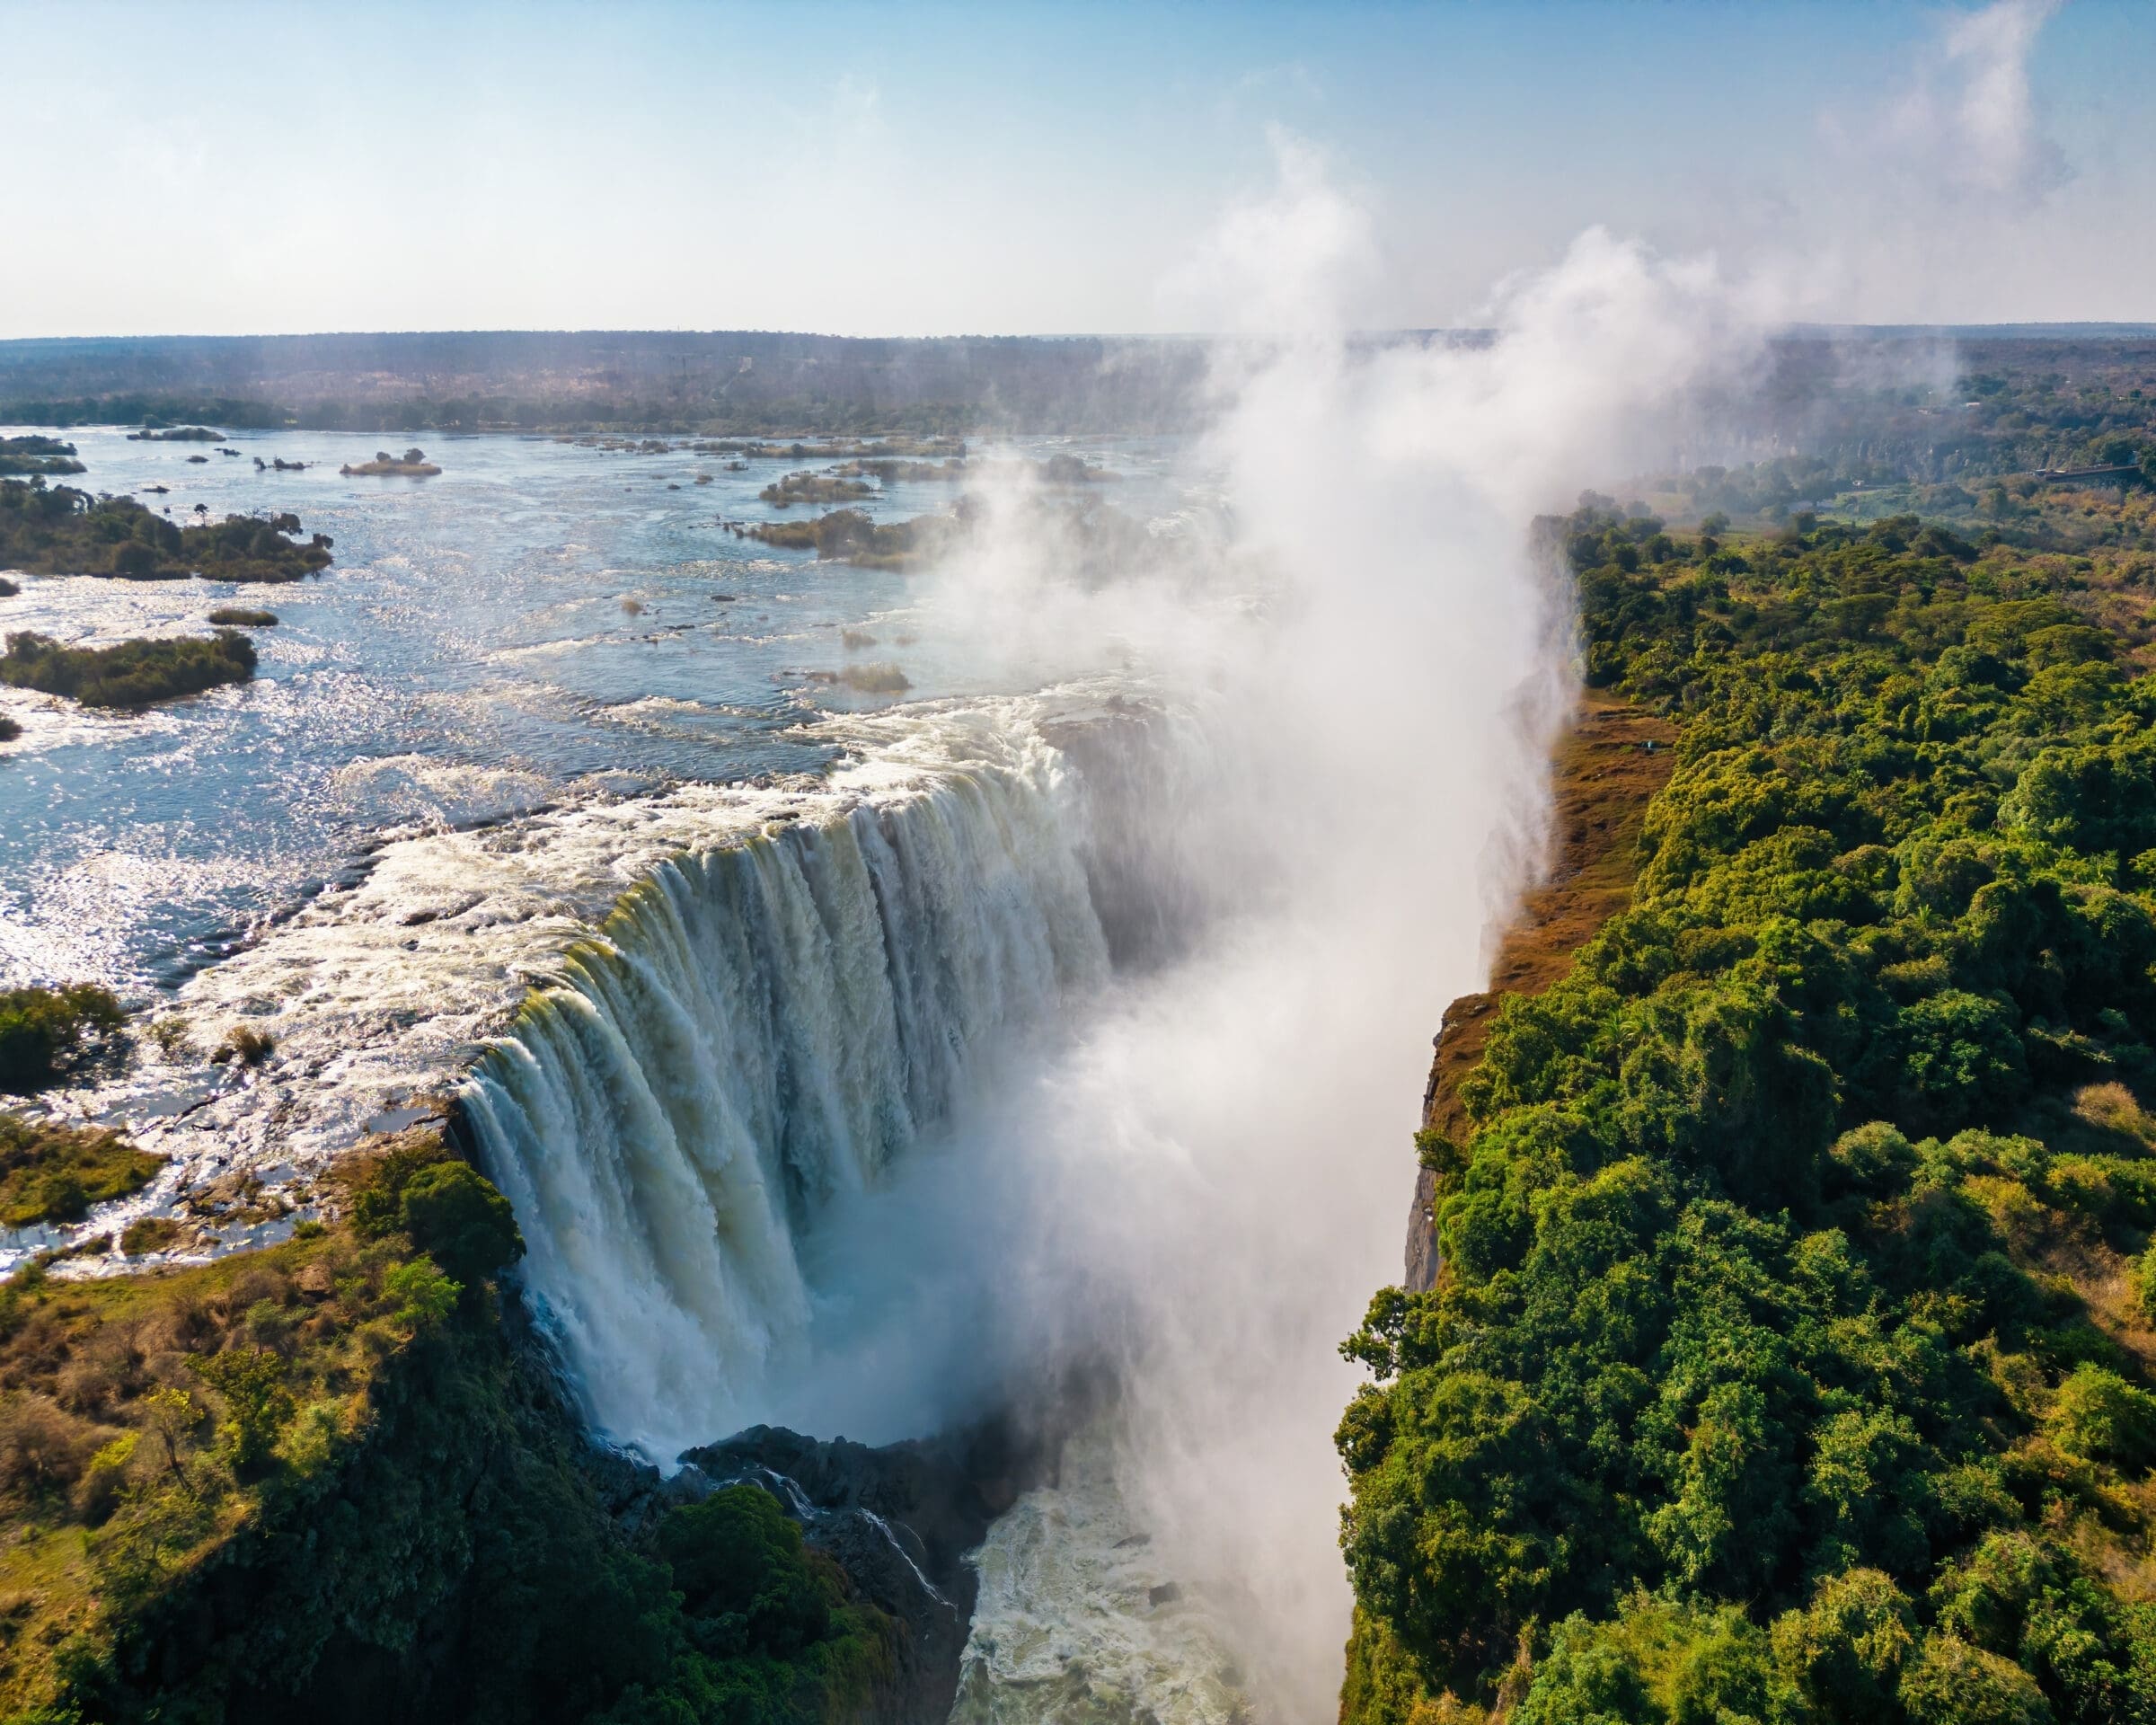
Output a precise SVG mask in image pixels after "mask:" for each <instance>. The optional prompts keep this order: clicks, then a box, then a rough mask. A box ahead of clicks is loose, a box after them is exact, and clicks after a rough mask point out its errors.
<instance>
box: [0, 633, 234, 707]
mask: <svg viewBox="0 0 2156 1725" xmlns="http://www.w3.org/2000/svg"><path fill="white" fill-rule="evenodd" d="M254 664H255V653H254V643H253V642H252V641H249V640H248V639H247V637H246V636H245V635H243V634H242V633H240V632H239V631H238V630H236V629H220V630H218V631H217V632H216V634H214V635H211V636H208V637H207V638H205V637H203V636H199V635H182V636H180V637H178V638H176V639H167V640H163V641H121V642H119V644H118V645H117V646H112V647H66V646H63V645H61V643H60V642H58V641H55V640H53V639H52V637H51V636H49V635H39V634H31V633H30V632H20V633H16V634H11V635H9V636H8V637H7V651H6V652H5V653H4V654H0V683H5V684H8V685H9V686H12V687H14V688H18V689H36V690H38V691H39V692H40V694H57V695H64V696H65V697H66V698H67V699H68V700H70V701H75V702H77V703H80V704H82V705H83V706H85V707H117V708H136V707H146V706H151V705H153V704H155V703H157V702H160V701H172V700H176V699H178V698H179V697H181V696H182V695H189V694H201V693H202V692H203V691H204V690H205V689H214V688H216V687H218V686H221V685H223V684H226V683H245V682H247V681H249V680H250V679H252V677H253V676H254Z"/></svg>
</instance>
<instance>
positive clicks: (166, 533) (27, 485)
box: [0, 478, 331, 581]
mask: <svg viewBox="0 0 2156 1725" xmlns="http://www.w3.org/2000/svg"><path fill="white" fill-rule="evenodd" d="M198 514H199V520H198V522H197V525H196V526H191V527H181V526H179V525H178V524H177V523H176V522H173V521H171V520H168V519H167V518H166V517H163V516H162V515H159V514H156V513H155V512H153V511H151V510H149V509H145V508H144V507H143V506H142V505H141V504H139V503H137V501H136V500H134V499H133V498H131V497H93V496H91V495H90V493H89V492H87V491H78V490H76V489H75V487H74V486H72V485H55V486H51V487H48V486H47V485H46V483H45V482H44V480H43V479H41V478H33V479H31V480H28V481H23V480H14V479H10V480H0V569H20V570H25V571H29V572H30V573H31V574H33V575H116V576H119V577H120V578H122V579H127V580H138V581H160V580H184V579H186V578H187V577H188V576H190V575H200V576H202V577H204V578H205V579H209V580H218V581H296V580H298V579H300V578H301V577H302V576H304V575H312V574H314V573H315V572H316V571H319V570H323V569H326V568H328V567H329V565H330V561H331V558H330V546H331V539H330V536H329V535H327V534H323V533H318V534H315V535H313V536H312V537H311V538H310V539H309V540H308V541H307V542H306V543H305V544H300V543H298V541H297V539H296V535H297V534H298V533H299V531H300V526H299V517H297V516H296V515H291V514H281V515H272V516H270V517H267V518H266V519H265V518H263V517H257V516H250V515H228V516H226V517H225V519H224V520H222V521H220V522H217V523H216V524H214V525H213V524H212V523H211V522H210V520H209V511H208V508H207V506H203V507H200V508H199V510H198Z"/></svg>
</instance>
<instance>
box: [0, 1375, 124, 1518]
mask: <svg viewBox="0 0 2156 1725" xmlns="http://www.w3.org/2000/svg"><path fill="white" fill-rule="evenodd" d="M103 1443H104V1439H103V1438H102V1435H101V1434H100V1432H99V1431H98V1429H97V1428H96V1427H95V1426H93V1425H91V1424H90V1423H89V1422H88V1421H87V1420H77V1419H76V1418H75V1417H74V1416H73V1415H72V1414H69V1413H66V1412H64V1411H61V1409H60V1408H58V1407H57V1405H55V1404H54V1403H53V1402H49V1401H48V1400H47V1399H46V1398H45V1397H43V1396H41V1395H31V1394H28V1393H24V1392H22V1391H19V1390H18V1391H16V1392H14V1393H12V1394H10V1395H8V1396H6V1397H5V1398H4V1399H0V1491H8V1492H11V1493H13V1494H14V1495H15V1496H17V1497H38V1496H42V1495H45V1494H48V1493H53V1492H65V1491H67V1490H68V1489H69V1488H70V1487H72V1486H73V1485H74V1484H75V1482H76V1481H77V1480H79V1479H80V1478H82V1476H83V1470H84V1468H86V1467H87V1466H88V1465H89V1464H90V1458H91V1457H92V1456H93V1455H95V1454H96V1453H97V1452H98V1450H99V1449H101V1448H102V1446H103Z"/></svg>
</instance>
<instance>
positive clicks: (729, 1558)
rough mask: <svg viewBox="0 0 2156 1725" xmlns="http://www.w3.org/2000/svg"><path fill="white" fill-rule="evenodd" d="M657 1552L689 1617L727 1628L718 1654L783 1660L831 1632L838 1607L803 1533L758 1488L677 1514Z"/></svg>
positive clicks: (733, 1490)
mask: <svg viewBox="0 0 2156 1725" xmlns="http://www.w3.org/2000/svg"><path fill="white" fill-rule="evenodd" d="M658 1549H659V1554H660V1555H661V1556H662V1557H664V1558H665V1559H666V1560H667V1565H668V1567H669V1568H670V1569H671V1570H673V1572H674V1585H675V1586H676V1588H679V1589H680V1590H681V1596H682V1604H683V1606H684V1608H685V1610H686V1611H687V1612H688V1613H689V1614H690V1615H692V1616H694V1617H699V1618H704V1619H707V1620H716V1621H718V1622H720V1623H724V1624H725V1625H726V1626H727V1630H728V1633H727V1634H726V1635H725V1637H724V1640H723V1641H722V1642H721V1643H720V1645H719V1646H716V1647H714V1648H713V1651H716V1652H724V1653H764V1654H768V1655H771V1656H772V1657H773V1658H777V1659H784V1658H786V1657H788V1656H789V1655H791V1654H793V1653H797V1652H799V1651H800V1650H801V1649H802V1648H804V1647H806V1646H807V1645H808V1643H810V1642H811V1641H817V1640H819V1639H821V1637H822V1636H823V1634H824V1632H825V1631H826V1630H827V1629H828V1628H829V1627H830V1623H831V1602H830V1599H829V1598H828V1597H827V1596H826V1594H825V1591H824V1589H823V1587H822V1585H821V1584H820V1582H819V1581H818V1579H817V1576H816V1574H815V1572H814V1571H813V1570H811V1569H810V1568H809V1566H808V1559H807V1556H806V1554H805V1553H804V1552H803V1550H802V1545H801V1530H800V1527H799V1526H796V1525H795V1524H794V1523H793V1522H792V1521H791V1520H789V1519H788V1518H787V1516H786V1512H785V1511H784V1510H782V1509H781V1508H779V1505H778V1500H777V1499H775V1498H773V1496H772V1495H771V1494H770V1493H769V1492H768V1491H764V1490H763V1489H762V1488H761V1487H759V1486H754V1485H732V1486H728V1487H726V1488H725V1489H723V1490H721V1491H715V1492H713V1493H712V1494H711V1496H710V1497H708V1498H706V1499H704V1500H703V1501H702V1503H694V1504H688V1505H685V1506H684V1507H683V1508H678V1509H675V1510H672V1511H670V1512H669V1513H668V1514H667V1517H666V1518H665V1519H664V1520H663V1521H661V1522H660V1523H659V1526H658Z"/></svg>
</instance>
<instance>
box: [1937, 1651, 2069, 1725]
mask: <svg viewBox="0 0 2156 1725" xmlns="http://www.w3.org/2000/svg"><path fill="white" fill-rule="evenodd" d="M1902 1705H1903V1706H1904V1708H1905V1709H1906V1710H1907V1712H1908V1717H1909V1719H1910V1721H1912V1725H2052V1720H2053V1714H2052V1711H2051V1706H2050V1703H2047V1702H2046V1700H2045V1699H2044V1691H2043V1690H2042V1689H2041V1688H2039V1687H2038V1686H2037V1680H2036V1679H2035V1678H2034V1677H2032V1676H2029V1675H2028V1672H2026V1671H2024V1670H2023V1669H2022V1668H2020V1667H2019V1666H2018V1665H2016V1664H2014V1663H2013V1662H2012V1661H2011V1660H2010V1659H2001V1658H2000V1657H1999V1656H1998V1655H1997V1654H1996V1653H1987V1652H1985V1651H1984V1650H1983V1649H1982V1648H1978V1647H1971V1646H1970V1645H1969V1644H1968V1643H1967V1642H1966V1641H1962V1640H1960V1639H1959V1638H1958V1637H1956V1636H1952V1635H1928V1636H1926V1637H1925V1638H1924V1647H1923V1651H1922V1654H1921V1655H1920V1656H1919V1658H1918V1659H1917V1660H1916V1662H1915V1665H1914V1668H1913V1669H1912V1670H1911V1671H1910V1672H1909V1674H1908V1676H1905V1677H1904V1679H1903V1680H1902Z"/></svg>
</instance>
